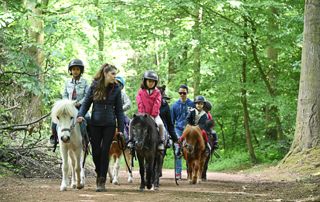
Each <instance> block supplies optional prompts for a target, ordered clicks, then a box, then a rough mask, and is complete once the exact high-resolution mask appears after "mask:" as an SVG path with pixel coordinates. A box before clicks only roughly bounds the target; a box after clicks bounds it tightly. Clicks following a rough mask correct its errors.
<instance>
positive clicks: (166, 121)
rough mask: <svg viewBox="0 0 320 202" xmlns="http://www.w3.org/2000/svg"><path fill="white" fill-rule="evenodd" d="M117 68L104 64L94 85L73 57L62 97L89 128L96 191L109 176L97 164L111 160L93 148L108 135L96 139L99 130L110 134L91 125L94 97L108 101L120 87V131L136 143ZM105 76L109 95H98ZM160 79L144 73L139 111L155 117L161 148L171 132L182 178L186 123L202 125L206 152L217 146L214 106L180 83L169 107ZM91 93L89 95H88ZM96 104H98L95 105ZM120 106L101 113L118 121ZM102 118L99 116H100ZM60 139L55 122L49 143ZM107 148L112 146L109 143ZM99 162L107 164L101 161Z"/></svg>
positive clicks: (154, 73)
mask: <svg viewBox="0 0 320 202" xmlns="http://www.w3.org/2000/svg"><path fill="white" fill-rule="evenodd" d="M116 70H117V69H116V68H115V67H114V66H111V65H108V64H106V66H103V67H102V70H101V72H100V74H99V73H98V74H97V75H96V76H95V79H94V82H92V84H91V85H90V84H89V83H88V82H87V80H86V79H84V78H83V77H82V75H83V73H84V63H83V62H82V61H81V60H80V59H74V60H71V61H70V63H69V65H68V72H69V74H70V75H71V78H70V79H68V80H67V81H66V82H65V85H64V91H63V94H62V97H63V99H69V100H74V101H75V106H76V108H77V109H79V110H80V111H79V114H78V120H77V121H78V122H82V120H85V121H86V123H87V125H86V126H87V127H86V128H87V130H88V134H89V136H90V143H91V147H92V151H93V152H92V155H93V160H94V163H95V166H96V172H97V175H98V176H97V191H104V190H105V187H104V184H105V180H106V179H105V178H106V176H105V174H104V173H106V172H107V170H106V171H101V172H102V174H101V173H100V174H99V172H100V171H99V168H98V167H101V166H102V165H100V164H105V163H108V162H109V161H108V160H105V161H104V160H101V158H107V159H108V156H104V155H103V156H101V154H100V152H101V150H97V149H95V148H94V145H97V147H100V146H99V144H100V145H101V144H102V143H103V140H104V138H106V137H101V138H100V139H99V140H97V138H96V137H94V136H96V134H97V133H98V134H100V135H101V136H110V134H107V133H103V132H101V131H98V129H99V128H97V127H90V125H91V122H92V121H93V120H90V115H89V114H88V110H89V108H90V105H91V103H92V102H93V101H92V100H94V98H95V97H98V98H99V96H101V100H108V99H109V98H108V97H112V96H111V93H112V92H113V91H114V90H115V86H116V88H119V89H120V91H121V105H122V111H121V113H122V112H123V113H124V120H121V122H123V123H124V126H123V127H120V126H118V129H120V131H118V132H123V134H124V137H125V139H126V142H127V146H128V147H129V148H133V147H134V142H133V140H132V137H130V134H131V133H130V131H129V129H130V127H129V125H130V119H129V118H128V116H127V115H126V114H125V112H126V111H127V110H129V109H130V107H131V101H130V98H129V96H128V95H127V94H126V93H125V91H124V90H123V89H124V87H125V79H124V78H123V77H121V76H116ZM107 73H109V74H107ZM101 74H102V75H101ZM104 79H105V80H107V79H109V80H108V81H109V83H110V85H109V86H108V87H107V88H106V89H104V88H103V89H104V90H106V91H107V94H106V95H105V94H103V95H99V93H97V92H99V91H98V90H96V89H99V81H100V80H104ZM112 79H114V80H112ZM96 81H97V82H96ZM158 81H159V77H158V75H157V73H156V72H155V71H152V70H148V71H146V72H145V73H144V74H143V78H142V83H141V87H140V89H139V91H138V93H137V96H136V102H137V106H138V112H139V113H145V114H149V115H150V117H152V118H153V120H154V121H155V123H156V124H157V126H158V131H159V135H160V140H161V141H160V143H159V144H158V150H164V149H165V146H166V144H165V143H166V142H167V141H166V139H167V136H168V135H169V136H170V139H171V140H172V141H173V142H174V144H175V145H176V146H175V148H176V151H175V155H176V157H177V158H176V159H177V160H176V165H175V168H176V171H175V174H176V178H177V179H181V172H182V159H181V153H180V151H181V150H180V148H181V143H182V142H183V139H182V138H181V136H182V133H183V130H184V128H185V126H186V125H187V124H190V125H198V126H199V127H200V129H201V130H202V136H203V138H204V140H205V141H206V143H207V144H206V145H207V151H209V152H210V151H213V150H215V149H217V148H218V138H217V134H216V132H215V131H214V130H213V128H214V121H213V118H212V115H211V114H210V110H211V109H212V104H211V103H210V102H209V101H207V100H206V99H205V97H204V96H202V95H199V96H196V97H195V99H194V101H191V100H190V99H189V98H188V93H189V89H188V87H187V85H181V86H180V87H179V91H178V93H179V95H180V99H179V100H177V101H176V102H175V103H174V104H173V105H172V106H171V107H170V106H169V102H168V100H170V97H168V96H167V95H166V93H165V86H158ZM104 82H105V81H104ZM101 83H102V82H101ZM111 83H115V84H112V85H111ZM93 87H94V88H93ZM109 88H110V89H109ZM88 93H89V94H90V95H88ZM100 94H101V93H100ZM90 97H91V102H90ZM119 99H120V98H119ZM118 101H119V100H118V98H117V96H116V95H115V98H114V102H118ZM98 103H99V102H98ZM82 105H85V106H82ZM107 105H108V104H107ZM107 105H104V106H105V107H106V106H107ZM96 106H98V105H97V104H96ZM117 106H118V104H116V106H113V108H110V110H107V109H106V108H105V112H106V113H105V115H103V114H100V115H99V116H101V117H102V118H103V117H104V116H105V118H106V119H110V117H112V119H114V120H113V122H117V121H116V119H117V117H118V116H114V115H113V114H114V113H119V112H118V111H119V110H117V112H115V111H114V110H115V109H114V108H115V107H117ZM96 108H97V107H96ZM97 109H99V108H97ZM93 110H95V109H93ZM99 110H100V109H99ZM108 111H110V112H108ZM92 116H95V115H94V114H92ZM107 116H109V117H107ZM101 117H99V118H100V119H101ZM91 119H96V118H95V117H91ZM118 121H119V120H118ZM82 125H83V124H82ZM95 125H97V124H95ZM121 128H122V129H121ZM114 129H115V128H114ZM97 136H98V135H97ZM208 137H212V138H208ZM210 140H211V142H210ZM58 141H59V140H58V135H57V126H56V125H55V124H52V135H51V137H50V142H51V143H52V144H54V145H55V147H56V145H57V144H58ZM107 148H109V147H108V146H107ZM95 151H96V152H95ZM106 153H107V152H106ZM106 155H107V154H106ZM95 156H98V157H95ZM97 158H98V159H97ZM100 161H102V162H104V163H101V162H100ZM105 168H107V169H108V165H103V168H102V167H101V169H103V170H104V169H105ZM99 175H100V177H99ZM101 176H102V177H101Z"/></svg>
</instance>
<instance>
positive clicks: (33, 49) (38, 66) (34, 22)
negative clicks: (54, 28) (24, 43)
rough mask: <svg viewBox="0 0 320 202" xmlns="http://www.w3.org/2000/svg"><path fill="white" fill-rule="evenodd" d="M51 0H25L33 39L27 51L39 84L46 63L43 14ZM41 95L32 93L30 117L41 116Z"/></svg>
mask: <svg viewBox="0 0 320 202" xmlns="http://www.w3.org/2000/svg"><path fill="white" fill-rule="evenodd" d="M48 3H49V0H42V1H36V0H26V1H25V2H24V4H25V7H26V8H27V9H28V10H30V11H31V12H30V15H29V24H30V27H29V29H28V31H29V37H30V41H31V45H29V46H28V48H27V52H28V54H29V56H30V58H31V65H33V66H35V72H36V73H37V75H38V76H37V78H36V80H38V84H40V86H42V85H43V83H44V80H43V79H44V78H43V74H42V67H43V65H44V60H45V58H44V51H43V45H44V21H43V20H42V14H43V11H42V10H43V9H44V8H46V7H47V6H48ZM41 99H42V98H41V95H40V94H39V93H38V94H32V95H31V98H30V101H29V103H32V105H30V107H28V108H27V112H26V114H27V115H28V116H26V117H28V118H30V117H31V119H32V118H34V117H39V116H40V112H41V110H39V109H41V106H42V100H41Z"/></svg>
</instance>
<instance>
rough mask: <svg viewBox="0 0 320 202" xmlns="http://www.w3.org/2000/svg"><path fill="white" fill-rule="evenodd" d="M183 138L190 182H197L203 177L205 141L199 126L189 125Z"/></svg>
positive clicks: (184, 155)
mask: <svg viewBox="0 0 320 202" xmlns="http://www.w3.org/2000/svg"><path fill="white" fill-rule="evenodd" d="M181 138H183V139H184V140H185V141H184V144H183V157H184V159H185V160H186V162H187V173H188V180H189V183H190V184H196V183H198V182H199V180H200V179H201V174H202V169H203V165H204V163H205V161H206V158H207V154H206V152H205V141H204V139H203V137H202V132H201V129H200V128H199V126H191V125H187V126H186V128H185V129H184V131H183V133H182V136H181Z"/></svg>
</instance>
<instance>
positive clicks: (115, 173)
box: [108, 133, 133, 185]
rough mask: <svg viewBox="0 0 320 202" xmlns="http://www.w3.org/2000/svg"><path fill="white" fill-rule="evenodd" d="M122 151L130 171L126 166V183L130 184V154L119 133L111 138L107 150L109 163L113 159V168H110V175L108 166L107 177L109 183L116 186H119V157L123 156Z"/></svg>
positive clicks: (131, 179) (131, 177) (131, 178)
mask: <svg viewBox="0 0 320 202" xmlns="http://www.w3.org/2000/svg"><path fill="white" fill-rule="evenodd" d="M123 150H124V154H125V156H124V158H126V161H127V163H128V164H127V165H128V166H129V168H130V170H129V169H128V167H127V165H126V170H127V173H128V182H129V183H132V182H133V176H132V172H131V170H132V167H131V166H130V162H131V158H132V157H131V154H130V150H129V149H128V148H126V141H125V139H124V136H120V135H119V133H116V134H115V135H114V136H113V140H112V143H111V146H110V150H109V158H110V161H109V163H110V162H111V159H113V163H114V164H113V168H112V173H111V170H110V166H109V170H108V173H109V177H110V183H112V184H115V185H118V184H119V170H120V157H121V155H122V154H123Z"/></svg>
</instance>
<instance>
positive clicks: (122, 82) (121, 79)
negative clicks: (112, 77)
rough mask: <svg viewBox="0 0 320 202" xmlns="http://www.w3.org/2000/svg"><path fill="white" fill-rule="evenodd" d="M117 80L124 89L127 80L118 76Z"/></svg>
mask: <svg viewBox="0 0 320 202" xmlns="http://www.w3.org/2000/svg"><path fill="white" fill-rule="evenodd" d="M116 80H117V81H118V82H119V83H120V84H121V85H122V86H123V87H124V85H125V84H126V80H124V78H123V77H122V76H116Z"/></svg>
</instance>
